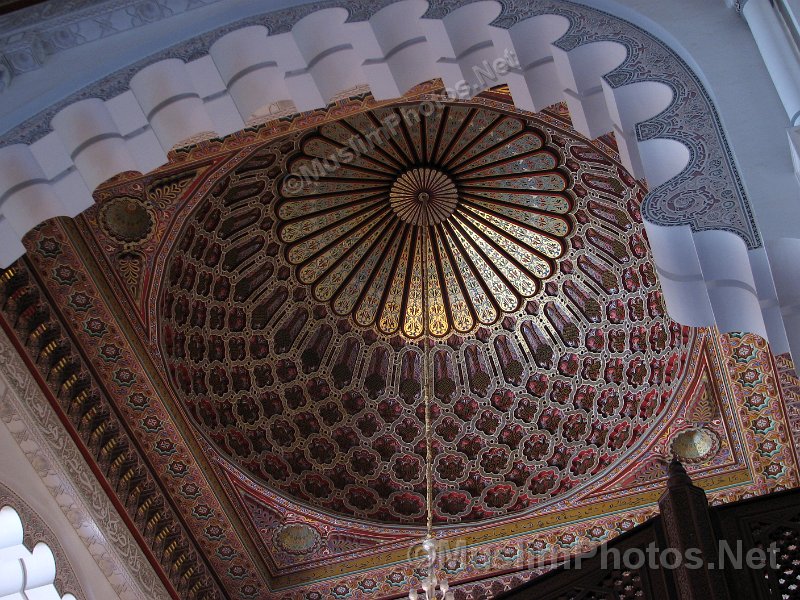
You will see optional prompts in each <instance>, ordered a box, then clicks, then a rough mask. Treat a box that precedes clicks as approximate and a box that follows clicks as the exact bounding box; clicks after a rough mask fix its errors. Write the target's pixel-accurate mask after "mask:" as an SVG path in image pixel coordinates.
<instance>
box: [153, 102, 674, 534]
mask: <svg viewBox="0 0 800 600" xmlns="http://www.w3.org/2000/svg"><path fill="white" fill-rule="evenodd" d="M392 123H394V125H393V126H387V124H389V125H390V124H392ZM375 131H378V132H379V134H377V133H374V132H375ZM348 152H349V154H348ZM334 158H335V160H334ZM232 164H233V165H235V166H233V168H230V166H229V167H228V169H227V170H220V171H219V172H217V174H216V177H217V180H216V181H215V180H214V178H210V179H209V181H208V183H207V184H206V185H205V186H204V188H201V190H200V191H199V192H197V193H198V194H201V195H202V198H201V199H200V201H199V203H198V205H197V208H196V209H195V210H194V212H193V213H192V215H191V216H190V218H189V219H188V220H187V222H186V223H185V224H184V226H183V228H182V230H181V232H180V234H179V236H178V239H177V242H176V243H175V244H174V247H173V250H172V251H171V253H170V255H169V257H168V263H167V266H166V269H165V273H167V275H166V278H167V280H166V281H165V282H164V286H163V292H162V300H161V303H160V307H161V308H160V313H161V314H160V336H161V343H162V347H163V351H164V356H165V360H166V362H167V366H168V370H169V373H170V377H171V378H172V381H173V383H174V386H175V388H176V391H177V393H178V395H179V397H180V398H181V401H182V402H183V403H184V404H185V406H186V407H187V409H188V412H189V414H190V415H191V418H192V420H193V421H194V424H195V426H196V427H197V428H198V429H199V430H200V431H202V432H203V433H204V434H205V435H206V436H207V438H208V439H209V440H210V441H212V442H213V443H214V444H215V446H216V447H217V448H218V450H219V451H220V452H222V453H223V454H224V455H225V456H226V457H227V458H228V459H229V460H230V461H232V462H234V463H235V464H237V465H238V467H239V468H240V469H242V470H243V471H244V472H245V473H247V474H248V475H249V476H251V477H254V478H256V479H257V480H258V481H261V482H262V483H264V484H266V485H267V486H269V487H271V488H272V489H275V490H277V491H279V492H280V493H282V494H283V495H285V496H288V497H290V498H292V499H293V500H295V501H299V502H301V503H305V504H308V505H313V506H314V507H316V508H319V509H323V510H326V511H328V512H331V513H335V514H339V515H346V516H350V517H358V518H363V519H369V520H372V521H380V522H388V523H394V524H421V523H424V518H425V516H424V513H425V480H424V472H425V469H424V457H425V438H424V407H423V402H422V401H421V395H420V391H421V387H422V385H421V384H422V382H421V364H422V352H423V351H424V350H425V349H427V350H426V351H428V352H430V353H431V356H432V357H433V370H434V373H435V377H434V381H435V383H434V395H435V399H434V402H433V406H432V416H433V424H432V429H433V437H434V452H435V455H436V456H435V463H434V477H435V482H434V493H435V499H434V505H435V521H436V522H437V523H456V522H466V521H481V520H485V519H490V518H493V517H498V516H501V515H509V514H514V513H522V512H524V511H526V510H529V509H531V507H533V506H534V505H537V504H540V503H543V502H553V501H555V500H557V499H559V498H563V497H565V495H567V494H569V493H570V492H572V491H574V490H576V489H577V488H578V487H580V486H582V485H585V484H586V482H588V481H589V480H590V479H591V478H592V477H593V476H595V475H597V474H599V473H601V472H605V471H606V470H608V469H609V468H610V467H611V466H613V465H614V464H615V463H616V462H617V461H618V460H619V459H620V458H621V457H622V456H623V454H625V453H626V452H627V451H628V450H629V449H630V448H632V447H633V446H634V445H636V443H637V441H639V440H640V438H642V436H645V435H646V434H647V431H648V428H649V427H650V425H651V424H652V423H654V422H655V421H656V420H657V419H658V417H659V415H660V414H661V411H662V409H663V408H664V407H665V404H666V400H667V399H668V398H669V397H670V396H671V393H672V389H671V387H672V385H673V383H674V381H675V379H674V376H675V374H676V373H677V370H678V369H679V367H680V364H679V363H680V361H679V360H678V357H679V356H680V355H681V353H684V352H685V351H686V350H687V348H688V346H689V340H687V339H686V338H685V334H684V333H683V330H682V329H681V328H680V327H678V326H677V325H675V324H673V323H672V322H671V321H670V320H669V319H668V318H667V317H666V316H665V314H664V310H663V307H662V300H661V296H660V292H659V290H658V286H657V280H656V277H655V273H654V271H653V267H652V262H651V260H650V257H649V251H648V246H647V244H646V241H645V239H644V237H643V236H644V234H643V229H642V226H641V222H640V221H641V218H640V215H639V203H640V201H641V199H642V195H643V191H642V189H641V188H640V187H639V185H638V184H637V183H636V182H635V181H634V180H633V179H632V178H631V177H630V176H628V175H627V174H626V173H625V172H624V171H622V170H621V169H620V168H619V167H618V166H617V165H616V163H615V162H614V161H613V160H611V158H610V157H608V156H605V155H604V154H603V153H602V152H601V151H599V150H598V149H597V148H596V147H595V146H590V145H588V144H587V143H586V142H585V141H584V140H582V139H580V138H579V137H577V136H576V135H575V134H574V133H570V132H568V131H566V130H562V129H560V128H558V127H556V126H555V125H553V124H552V123H549V122H547V121H544V120H539V119H537V118H534V117H532V116H530V115H527V114H526V115H523V114H521V113H516V112H514V111H513V110H504V109H503V108H501V107H499V106H498V105H496V104H487V103H485V102H482V101H481V100H476V101H471V102H446V103H442V104H440V105H439V106H438V107H436V109H435V110H430V107H429V106H428V105H426V104H422V105H421V104H418V103H410V102H406V103H401V104H397V105H393V106H389V107H383V108H377V109H374V110H372V111H367V112H362V113H359V114H356V115H351V116H348V117H346V118H343V119H340V120H338V121H334V122H331V123H327V124H324V125H321V126H319V127H316V128H314V129H312V130H310V131H308V130H307V131H304V132H300V133H293V134H291V135H288V136H285V137H283V138H281V139H279V140H277V141H272V142H269V143H267V144H264V145H262V146H260V147H258V148H257V149H255V151H251V152H249V153H247V154H246V155H245V154H241V155H239V156H238V157H237V158H236V159H234V160H233V161H232ZM204 190H205V191H204ZM424 294H427V300H425V299H424V298H423V295H424ZM425 307H427V308H428V312H427V314H424V308H425ZM426 325H427V330H428V333H429V334H430V335H427V336H426V335H423V334H424V333H425V330H426Z"/></svg>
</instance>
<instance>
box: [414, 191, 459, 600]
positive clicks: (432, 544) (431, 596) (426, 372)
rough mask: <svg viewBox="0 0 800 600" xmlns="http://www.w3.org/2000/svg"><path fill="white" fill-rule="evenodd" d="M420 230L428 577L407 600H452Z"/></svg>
mask: <svg viewBox="0 0 800 600" xmlns="http://www.w3.org/2000/svg"><path fill="white" fill-rule="evenodd" d="M427 200H428V198H427V197H425V196H423V195H422V194H420V196H419V197H418V201H419V202H420V203H421V204H425V203H426V202H427ZM420 228H421V230H422V257H423V258H422V299H423V300H422V309H423V317H422V318H423V334H422V400H423V402H424V408H425V484H426V488H427V489H426V501H425V512H426V521H427V535H426V536H425V540H424V541H423V542H422V549H423V551H424V553H425V557H426V562H427V574H426V576H425V578H424V579H423V580H422V581H421V583H420V585H421V587H422V593H423V594H424V595H422V596H421V595H420V594H419V591H418V590H417V589H416V588H415V589H412V590H411V591H409V593H408V598H409V600H454V598H455V596H454V595H453V592H451V591H450V585H449V584H448V582H447V578H445V577H442V578H441V579H439V578H437V577H436V540H435V538H434V536H433V443H432V439H431V435H432V432H431V400H432V399H433V376H434V373H433V369H432V368H431V367H432V362H431V359H430V353H429V346H430V344H429V343H428V342H429V340H428V289H427V288H428V267H429V265H428V261H427V257H428V237H429V236H428V222H427V219H425V221H424V222H423V223H422V224H421V227H420Z"/></svg>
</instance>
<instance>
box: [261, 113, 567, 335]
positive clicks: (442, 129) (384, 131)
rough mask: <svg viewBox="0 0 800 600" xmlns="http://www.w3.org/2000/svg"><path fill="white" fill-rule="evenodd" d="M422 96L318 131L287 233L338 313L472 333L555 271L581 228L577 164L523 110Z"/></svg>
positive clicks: (281, 206)
mask: <svg viewBox="0 0 800 600" xmlns="http://www.w3.org/2000/svg"><path fill="white" fill-rule="evenodd" d="M416 108H417V105H409V106H406V107H404V108H402V109H399V108H393V109H390V108H379V109H375V110H372V111H370V112H365V113H360V114H357V115H354V116H350V117H347V118H344V119H342V120H339V121H336V122H333V123H328V124H325V125H323V126H321V127H319V129H317V130H315V131H314V132H313V133H312V134H310V135H309V136H307V137H305V138H304V139H303V140H302V141H301V143H300V150H299V152H298V153H297V154H296V155H295V156H294V157H292V158H291V159H290V160H289V162H288V163H287V166H288V167H289V172H290V176H289V177H288V178H287V179H286V180H285V181H284V183H283V185H281V186H280V188H279V195H280V198H279V199H278V201H277V203H276V209H275V210H276V217H277V219H278V222H279V227H278V236H279V238H280V239H281V241H282V242H283V243H284V244H285V253H286V258H287V259H288V261H289V262H290V263H291V264H293V265H295V267H296V270H295V277H296V278H297V279H298V280H299V282H300V283H302V284H303V285H308V286H310V288H311V291H312V293H313V295H314V297H315V298H316V300H318V301H321V302H326V303H330V305H331V307H332V308H333V310H334V312H335V313H336V314H337V315H340V316H346V315H350V316H352V318H353V319H354V321H355V322H356V323H357V324H358V325H359V326H362V327H377V329H378V330H380V331H381V332H382V333H384V334H387V335H392V334H397V333H401V334H403V335H405V336H407V337H411V338H416V337H419V336H421V335H422V334H423V333H424V330H425V327H426V325H427V329H428V332H429V333H430V334H432V335H434V336H437V337H441V336H445V335H447V334H449V333H453V332H457V333H461V334H463V333H468V332H470V331H472V330H473V329H475V328H476V327H478V326H480V325H482V324H483V325H488V324H491V323H494V322H496V321H497V320H498V319H499V318H501V316H502V315H503V314H506V313H509V312H513V311H515V310H517V309H519V307H520V306H521V303H522V301H523V300H524V299H526V298H530V297H532V296H534V295H536V293H537V292H538V291H539V290H540V289H541V286H542V281H543V280H545V279H547V278H549V277H550V276H552V275H553V273H554V271H555V266H556V260H557V259H559V258H560V257H561V256H562V254H563V253H564V250H565V245H564V241H563V238H565V237H566V236H567V235H569V233H570V232H571V231H572V221H571V218H570V216H569V213H570V211H571V210H572V207H573V200H572V197H571V196H570V192H569V191H568V188H569V183H570V182H569V176H568V174H567V171H566V170H565V169H564V168H563V165H562V164H561V158H560V154H559V152H558V150H557V148H556V147H555V146H554V145H553V144H552V142H551V141H550V140H549V137H548V134H547V133H546V132H545V131H543V130H542V129H541V128H538V127H535V126H534V125H533V124H532V123H529V122H528V121H526V120H525V119H523V118H521V117H520V116H518V115H513V116H512V115H508V114H505V113H503V112H500V111H497V110H489V109H485V108H476V107H470V106H466V105H460V104H457V103H455V104H447V105H443V106H440V107H438V108H437V110H435V111H433V112H432V113H430V111H426V112H424V113H423V112H422V111H421V110H419V111H415V109H416ZM303 174H306V175H305V177H303ZM309 174H314V176H313V177H309V176H308V175H309ZM298 183H300V185H298ZM423 230H424V231H425V232H427V235H423ZM425 265H427V268H426V266H425ZM426 278H427V281H425V279H426ZM425 296H427V297H425ZM425 311H427V314H425Z"/></svg>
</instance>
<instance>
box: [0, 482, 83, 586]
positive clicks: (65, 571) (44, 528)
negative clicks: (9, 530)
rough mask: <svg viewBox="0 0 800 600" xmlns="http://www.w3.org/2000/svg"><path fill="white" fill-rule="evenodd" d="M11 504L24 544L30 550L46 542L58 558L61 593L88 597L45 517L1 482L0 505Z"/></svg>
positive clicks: (57, 568) (56, 580)
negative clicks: (19, 521)
mask: <svg viewBox="0 0 800 600" xmlns="http://www.w3.org/2000/svg"><path fill="white" fill-rule="evenodd" d="M3 506H10V507H11V508H13V509H14V510H15V511H17V514H18V515H19V518H20V519H21V520H22V526H23V529H22V531H23V544H24V545H25V547H26V548H27V549H28V550H29V551H31V552H32V551H33V548H34V546H36V544H38V543H39V542H44V543H45V544H47V546H48V547H49V548H50V550H51V551H52V552H53V556H54V557H55V559H56V578H55V580H54V581H53V585H54V586H55V588H56V589H57V590H58V593H59V594H61V595H64V594H67V593H69V594H72V595H73V596H75V598H77V599H78V600H83V599H84V598H86V594H85V593H84V592H83V588H82V587H81V584H80V582H79V581H78V577H77V576H76V575H75V570H74V569H73V567H72V563H70V560H69V557H68V556H67V553H66V552H64V549H63V548H62V547H61V544H60V543H59V541H58V538H57V537H56V535H55V534H54V533H53V531H52V530H51V529H50V527H48V525H47V523H45V521H44V519H43V518H42V517H41V516H40V515H39V513H37V512H36V511H35V510H33V509H32V508H31V507H30V506H29V505H28V503H27V502H25V501H24V500H23V499H22V498H21V497H20V496H19V494H17V493H15V492H14V491H12V489H11V488H9V487H8V486H7V485H5V484H3V483H0V507H3Z"/></svg>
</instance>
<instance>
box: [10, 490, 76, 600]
mask: <svg viewBox="0 0 800 600" xmlns="http://www.w3.org/2000/svg"><path fill="white" fill-rule="evenodd" d="M22 539H23V524H22V520H21V519H20V518H19V515H18V514H17V511H15V510H14V509H13V508H12V507H10V506H4V507H3V508H2V509H0V600H6V599H8V600H25V599H27V598H30V599H31V600H32V599H34V598H35V599H36V600H75V596H73V595H72V594H64V595H63V596H61V595H60V594H59V593H58V591H57V590H56V588H55V586H54V585H53V581H54V580H55V577H56V559H55V557H54V556H53V552H52V551H51V550H50V547H49V546H48V545H47V544H45V543H44V542H39V543H38V544H36V546H34V547H33V550H28V548H26V547H25V545H24V544H23V543H22Z"/></svg>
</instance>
